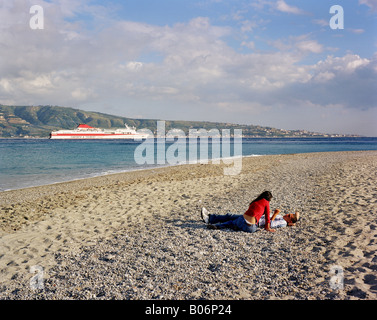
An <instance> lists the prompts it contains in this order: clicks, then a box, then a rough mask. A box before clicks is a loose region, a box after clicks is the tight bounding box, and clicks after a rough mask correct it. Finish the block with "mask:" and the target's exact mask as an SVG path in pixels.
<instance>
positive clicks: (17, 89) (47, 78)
mask: <svg viewBox="0 0 377 320" xmlns="http://www.w3.org/2000/svg"><path fill="white" fill-rule="evenodd" d="M33 5H38V6H39V7H38V9H39V8H42V10H43V12H42V11H41V10H37V11H32V12H30V8H31V7H32V6H33ZM334 5H337V6H338V8H339V6H340V7H341V9H343V10H342V11H343V15H341V13H342V12H341V10H339V9H338V10H336V11H332V13H330V8H331V7H332V6H334ZM37 18H38V19H37ZM330 21H332V24H331V23H330ZM342 21H343V28H341V27H342V24H341V22H342ZM0 104H5V105H57V106H66V107H73V108H78V109H82V110H87V111H98V112H103V113H108V114H113V115H119V116H124V117H131V118H143V119H162V120H196V121H214V122H228V123H235V124H250V125H261V126H269V127H275V128H280V129H288V130H308V131H315V132H322V133H341V134H359V135H364V136H377V0H347V1H344V0H343V1H341V0H331V1H328V0H321V1H314V0H248V1H244V0H231V1H230V0H226V1H225V0H190V1H185V0H158V1H157V0H135V1H134V0H105V1H94V0H93V1H91V0H82V1H74V0H49V1H48V0H45V1H42V0H0Z"/></svg>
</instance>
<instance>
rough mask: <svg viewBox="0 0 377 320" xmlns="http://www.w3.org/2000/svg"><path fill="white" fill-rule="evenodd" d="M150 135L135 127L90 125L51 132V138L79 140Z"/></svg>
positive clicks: (140, 137)
mask: <svg viewBox="0 0 377 320" xmlns="http://www.w3.org/2000/svg"><path fill="white" fill-rule="evenodd" d="M146 138H148V135H146V134H140V133H137V132H136V131H135V130H134V129H131V128H128V127H126V129H114V130H111V129H98V128H93V127H90V126H88V125H79V126H78V127H77V129H74V130H59V131H52V132H51V133H50V139H55V140H57V139H59V140H66V139H69V140H79V139H128V140H133V139H146Z"/></svg>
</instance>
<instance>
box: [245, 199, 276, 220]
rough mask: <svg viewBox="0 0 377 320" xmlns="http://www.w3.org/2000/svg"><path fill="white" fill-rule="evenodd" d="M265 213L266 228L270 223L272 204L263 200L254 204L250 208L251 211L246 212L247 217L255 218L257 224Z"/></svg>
mask: <svg viewBox="0 0 377 320" xmlns="http://www.w3.org/2000/svg"><path fill="white" fill-rule="evenodd" d="M263 213H264V216H265V219H266V226H267V225H268V224H269V223H270V220H271V219H270V202H269V201H267V200H266V199H261V200H258V201H255V202H252V203H251V204H250V206H249V209H247V211H246V212H245V215H247V216H250V217H255V219H256V220H257V223H258V221H259V219H260V217H261V216H262V214H263Z"/></svg>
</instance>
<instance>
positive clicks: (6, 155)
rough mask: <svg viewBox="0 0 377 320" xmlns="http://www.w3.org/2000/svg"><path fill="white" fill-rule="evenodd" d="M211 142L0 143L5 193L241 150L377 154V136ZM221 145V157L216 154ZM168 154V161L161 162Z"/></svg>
mask: <svg viewBox="0 0 377 320" xmlns="http://www.w3.org/2000/svg"><path fill="white" fill-rule="evenodd" d="M187 140H188V139H187ZM236 140H237V139H236ZM207 142H208V144H207V145H208V148H205V147H204V148H203V149H201V145H200V143H201V142H200V139H198V140H197V143H196V144H197V145H196V148H194V147H193V146H194V144H190V143H188V141H183V142H182V141H180V142H179V143H178V141H177V140H176V141H171V142H167V141H164V143H163V144H160V145H158V143H161V141H158V139H153V140H152V141H149V142H148V143H147V142H146V141H133V140H50V139H0V191H7V190H15V189H21V188H28V187H35V186H41V185H49V184H54V183H59V182H67V181H72V180H78V179H85V178H90V177H96V176H102V175H107V174H113V173H120V172H127V171H134V170H142V169H146V168H154V167H161V166H169V165H176V164H185V163H189V162H195V158H196V159H197V161H203V160H204V162H205V160H206V159H211V158H220V159H221V158H222V157H229V156H240V155H241V154H240V152H241V151H240V150H241V148H240V146H241V147H242V156H244V157H247V156H265V155H272V154H293V153H311V152H331V151H360V150H377V137H374V138H368V137H334V138H332V137H331V138H330V137H329V138H326V137H310V138H243V139H242V140H241V145H239V144H240V140H237V144H238V145H237V147H236V143H234V142H235V140H234V139H228V140H227V141H225V140H224V141H221V140H220V141H217V140H216V141H215V140H214V141H211V139H209V140H208V141H207ZM203 145H204V144H203ZM215 145H216V146H218V147H219V148H217V147H216V150H220V154H219V153H216V152H212V150H213V148H215V147H214V146H215ZM226 150H228V151H227V152H225V151H226ZM164 151H165V155H166V158H161V152H162V154H163V153H164ZM159 152H160V153H159ZM169 152H170V153H169ZM169 154H170V158H171V157H173V159H178V160H179V161H178V160H177V161H176V163H173V162H172V161H167V160H166V159H167V158H168V155H169ZM195 154H196V156H195ZM163 155H164V154H163ZM143 159H144V160H145V161H144V163H143V161H142V160H143ZM193 159H194V161H193ZM164 160H165V161H164Z"/></svg>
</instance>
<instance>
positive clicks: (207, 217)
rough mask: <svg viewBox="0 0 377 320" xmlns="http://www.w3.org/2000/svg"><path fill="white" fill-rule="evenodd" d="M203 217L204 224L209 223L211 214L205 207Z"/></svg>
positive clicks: (202, 212)
mask: <svg viewBox="0 0 377 320" xmlns="http://www.w3.org/2000/svg"><path fill="white" fill-rule="evenodd" d="M201 216H202V220H203V221H204V223H209V213H208V210H207V209H206V208H204V207H203V208H202V211H201Z"/></svg>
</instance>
